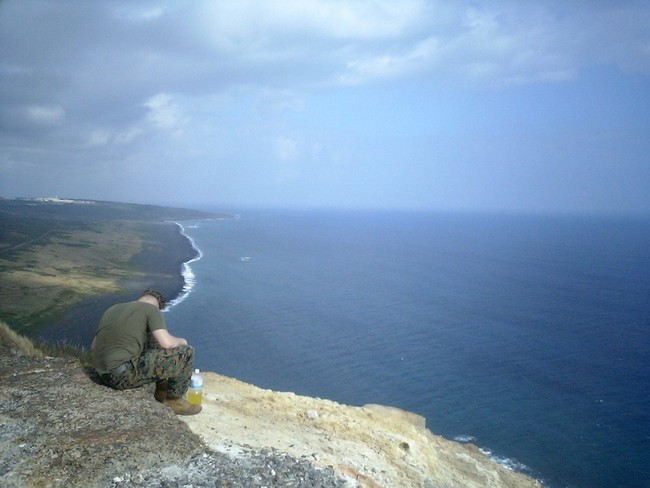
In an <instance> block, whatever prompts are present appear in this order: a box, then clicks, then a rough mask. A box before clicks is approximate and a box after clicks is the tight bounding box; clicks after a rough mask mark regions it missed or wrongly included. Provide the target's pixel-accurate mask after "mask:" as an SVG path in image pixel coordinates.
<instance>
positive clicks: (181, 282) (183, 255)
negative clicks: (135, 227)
mask: <svg viewBox="0 0 650 488" xmlns="http://www.w3.org/2000/svg"><path fill="white" fill-rule="evenodd" d="M141 230H142V232H143V237H142V239H143V244H142V250H141V251H140V252H139V253H138V254H136V255H135V256H133V258H132V259H131V261H130V263H131V265H132V266H133V267H134V268H136V269H137V270H138V271H139V276H136V275H135V274H134V275H133V276H131V277H129V278H127V279H125V280H123V281H122V282H120V287H121V288H122V290H123V291H121V292H119V293H111V294H105V295H95V296H90V297H87V298H84V299H83V300H81V301H80V302H79V303H77V304H75V305H74V306H72V307H70V308H69V309H68V310H66V311H65V312H64V313H63V314H61V315H60V316H59V317H58V318H57V319H56V320H54V321H52V322H51V323H50V324H48V325H47V326H46V327H43V328H41V329H39V330H38V331H36V332H35V334H34V338H36V339H40V340H45V341H47V342H55V343H69V344H73V345H78V346H80V347H83V348H85V347H88V346H89V345H90V343H91V342H92V339H93V337H94V334H95V330H96V328H97V324H98V323H99V319H100V318H101V316H102V314H103V313H104V311H105V310H106V309H107V308H108V307H110V306H111V305H114V304H115V303H118V302H121V301H128V300H135V299H137V298H138V297H139V296H140V293H142V291H143V290H146V289H147V288H154V289H156V290H158V291H160V292H161V293H162V294H163V295H164V296H165V297H166V298H167V299H168V304H169V305H168V307H166V310H167V309H168V308H169V307H171V306H174V305H177V304H178V303H180V302H181V301H182V300H184V299H185V298H186V297H187V295H188V294H189V293H190V291H191V289H192V288H193V286H194V275H193V273H192V271H191V268H190V267H189V263H191V262H193V261H196V260H198V259H200V258H201V256H202V254H201V251H200V250H199V249H198V248H197V247H196V246H195V244H194V241H193V240H192V239H191V238H190V237H189V236H188V235H187V234H186V233H185V229H184V227H183V226H182V225H181V224H180V223H178V222H172V221H167V222H153V223H151V222H143V223H142V224H141Z"/></svg>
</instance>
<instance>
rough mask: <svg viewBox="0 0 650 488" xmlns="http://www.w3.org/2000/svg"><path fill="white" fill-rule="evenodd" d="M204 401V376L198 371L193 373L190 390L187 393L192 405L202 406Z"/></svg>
mask: <svg viewBox="0 0 650 488" xmlns="http://www.w3.org/2000/svg"><path fill="white" fill-rule="evenodd" d="M201 400H203V375H202V374H201V372H200V371H199V370H198V369H195V370H194V373H192V379H190V389H189V390H188V391H187V401H188V403H191V404H192V405H201Z"/></svg>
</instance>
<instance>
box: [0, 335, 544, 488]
mask: <svg viewBox="0 0 650 488" xmlns="http://www.w3.org/2000/svg"><path fill="white" fill-rule="evenodd" d="M0 341H1V343H0V453H1V454H0V485H2V486H20V487H22V486H37V487H58V486H84V487H85V486H115V487H117V486H144V487H154V486H156V487H162V486H229V487H238V486H240V487H258V486H259V487H261V486H278V487H279V486H295V487H308V486H313V487H344V486H345V487H385V488H403V487H425V488H438V487H440V488H443V487H495V488H496V487H522V488H527V487H540V486H541V484H540V483H539V482H537V481H535V480H531V479H530V478H527V477H525V476H523V475H521V474H519V473H515V472H512V471H509V470H507V469H506V468H504V467H502V466H500V465H498V464H496V463H494V462H492V461H491V460H490V459H489V458H488V457H486V456H485V455H484V454H482V453H481V452H480V451H479V450H478V449H477V448H476V447H474V446H472V445H465V444H459V443H456V442H452V441H449V440H446V439H444V438H442V437H439V436H435V435H433V434H432V433H431V432H429V431H428V430H427V429H426V428H425V425H424V419H422V418H421V417H419V416H417V415H414V414H411V413H408V412H404V411H401V410H398V409H393V408H388V407H382V406H379V405H366V406H364V407H351V406H346V405H341V404H338V403H335V402H332V401H328V400H322V399H317V398H309V397H303V396H298V395H295V394H293V393H282V392H274V391H270V390H263V389H260V388H257V387H255V386H253V385H249V384H246V383H243V382H240V381H237V380H235V379H232V378H227V377H224V376H220V375H217V374H213V373H207V374H206V378H205V398H204V406H203V411H202V412H201V413H200V414H199V415H197V416H194V417H176V416H175V415H174V414H173V413H172V412H171V411H170V410H169V409H167V408H166V407H164V406H162V405H161V404H159V403H157V402H156V401H155V400H154V399H153V390H152V388H140V389H136V390H132V391H123V392H117V391H113V390H111V389H108V388H106V387H104V386H102V385H99V384H98V383H97V382H96V381H95V379H94V378H93V374H92V372H91V371H89V370H87V369H85V368H84V367H82V365H81V364H80V363H79V362H78V361H77V360H72V359H63V358H47V357H38V356H39V354H38V351H30V352H26V351H25V347H21V345H20V344H17V343H15V342H12V341H10V340H8V339H7V338H5V337H2V338H0Z"/></svg>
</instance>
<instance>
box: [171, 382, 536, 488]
mask: <svg viewBox="0 0 650 488" xmlns="http://www.w3.org/2000/svg"><path fill="white" fill-rule="evenodd" d="M183 420H184V421H185V422H186V423H187V425H189V426H190V428H191V429H192V430H193V431H194V432H196V433H198V434H199V435H200V436H201V437H202V438H203V439H204V441H205V442H206V443H207V444H208V446H209V447H211V448H212V449H215V450H217V451H220V452H223V453H226V454H229V455H237V454H238V453H239V452H241V450H242V449H243V448H250V447H252V448H259V447H273V448H275V449H277V450H278V451H281V452H286V453H289V454H291V455H293V456H296V457H299V456H304V455H307V456H308V457H309V458H310V459H311V461H312V462H313V463H314V464H315V465H317V466H321V467H332V468H333V469H334V471H335V472H336V473H338V474H339V475H341V476H342V477H344V478H345V479H347V480H348V483H349V486H361V487H426V488H433V487H436V488H443V487H449V488H452V487H458V488H461V487H463V488H469V487H476V488H479V487H481V488H489V487H493V488H506V487H508V488H509V487H512V488H514V487H521V488H525V487H531V488H532V487H540V486H541V484H540V483H539V482H537V481H535V480H532V479H530V478H527V477H525V476H523V475H521V474H519V473H515V472H512V471H509V470H507V469H506V468H504V467H502V466H500V465H498V464H496V463H494V462H492V461H491V460H490V459H489V458H488V457H487V456H485V455H484V454H483V453H481V452H480V451H479V449H478V448H477V447H475V446H473V445H467V444H460V443H457V442H453V441H449V440H447V439H444V438H442V437H440V436H435V435H433V434H432V433H431V432H429V431H428V430H427V429H426V428H425V420H424V418H422V417H420V416H418V415H415V414H412V413H409V412H405V411H403V410H399V409H395V408H390V407H384V406H380V405H366V406H364V407H351V406H346V405H341V404H338V403H335V402H332V401H328V400H322V399H318V398H310V397H304V396H298V395H295V394H293V393H281V392H274V391H270V390H262V389H260V388H257V387H255V386H253V385H249V384H246V383H242V382H240V381H237V380H235V379H232V378H226V377H224V376H219V375H216V374H212V373H207V374H206V377H205V398H204V403H203V411H202V412H201V414H199V415H197V416H193V417H184V418H183Z"/></svg>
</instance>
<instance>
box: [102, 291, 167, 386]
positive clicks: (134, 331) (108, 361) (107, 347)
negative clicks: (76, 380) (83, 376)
mask: <svg viewBox="0 0 650 488" xmlns="http://www.w3.org/2000/svg"><path fill="white" fill-rule="evenodd" d="M158 329H166V326H165V320H164V318H163V316H162V314H161V313H160V310H158V308H156V307H155V306H153V305H151V304H149V303H143V302H141V301H134V302H128V303H119V304H117V305H113V306H112V307H111V308H109V309H108V310H106V312H104V315H103V316H102V318H101V320H100V322H99V327H98V329H97V336H96V344H95V368H96V369H97V371H98V372H99V373H100V374H102V373H106V372H108V371H110V370H111V369H113V368H115V367H117V366H119V365H120V364H122V363H124V362H126V361H129V360H130V359H132V358H134V357H137V356H139V355H140V354H141V353H142V349H143V348H144V346H145V344H146V342H147V330H149V331H151V332H153V331H154V330H158Z"/></svg>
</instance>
